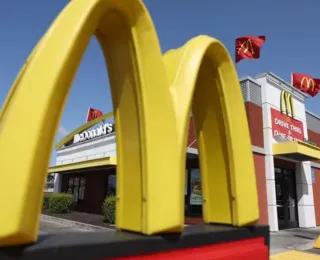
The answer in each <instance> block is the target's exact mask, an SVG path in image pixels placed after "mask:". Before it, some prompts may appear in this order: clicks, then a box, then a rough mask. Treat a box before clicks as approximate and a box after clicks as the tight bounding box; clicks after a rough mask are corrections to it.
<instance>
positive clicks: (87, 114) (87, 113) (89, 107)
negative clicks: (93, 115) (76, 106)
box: [86, 107, 90, 123]
mask: <svg viewBox="0 0 320 260" xmlns="http://www.w3.org/2000/svg"><path fill="white" fill-rule="evenodd" d="M89 111H90V107H89V108H88V112H87V118H86V123H88V116H89Z"/></svg>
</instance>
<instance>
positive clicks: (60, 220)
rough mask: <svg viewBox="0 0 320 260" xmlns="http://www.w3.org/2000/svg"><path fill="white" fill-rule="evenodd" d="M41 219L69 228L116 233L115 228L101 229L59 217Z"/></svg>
mask: <svg viewBox="0 0 320 260" xmlns="http://www.w3.org/2000/svg"><path fill="white" fill-rule="evenodd" d="M40 219H43V220H48V221H52V222H58V223H61V224H64V225H67V226H72V227H79V228H82V229H86V230H100V231H115V229H113V228H107V227H100V226H95V225H91V224H87V223H82V222H77V221H73V220H69V219H64V218H58V217H53V216H48V215H44V214H41V216H40Z"/></svg>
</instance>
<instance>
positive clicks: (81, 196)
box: [79, 178, 86, 200]
mask: <svg viewBox="0 0 320 260" xmlns="http://www.w3.org/2000/svg"><path fill="white" fill-rule="evenodd" d="M85 189H86V179H85V178H81V179H80V187H79V200H84V192H85Z"/></svg>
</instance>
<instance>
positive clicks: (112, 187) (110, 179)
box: [107, 175, 116, 196]
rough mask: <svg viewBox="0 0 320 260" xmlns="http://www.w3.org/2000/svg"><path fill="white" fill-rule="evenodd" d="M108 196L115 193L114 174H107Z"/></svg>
mask: <svg viewBox="0 0 320 260" xmlns="http://www.w3.org/2000/svg"><path fill="white" fill-rule="evenodd" d="M107 195H108V196H113V195H116V175H109V176H108V194H107Z"/></svg>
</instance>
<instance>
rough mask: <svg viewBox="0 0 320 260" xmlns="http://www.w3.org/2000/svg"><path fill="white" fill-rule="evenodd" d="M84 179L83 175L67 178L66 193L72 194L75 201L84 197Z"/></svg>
mask: <svg viewBox="0 0 320 260" xmlns="http://www.w3.org/2000/svg"><path fill="white" fill-rule="evenodd" d="M85 187H86V179H85V178H83V177H70V178H69V180H68V191H67V193H69V194H73V201H74V202H75V203H77V202H80V201H82V200H84V197H85Z"/></svg>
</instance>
